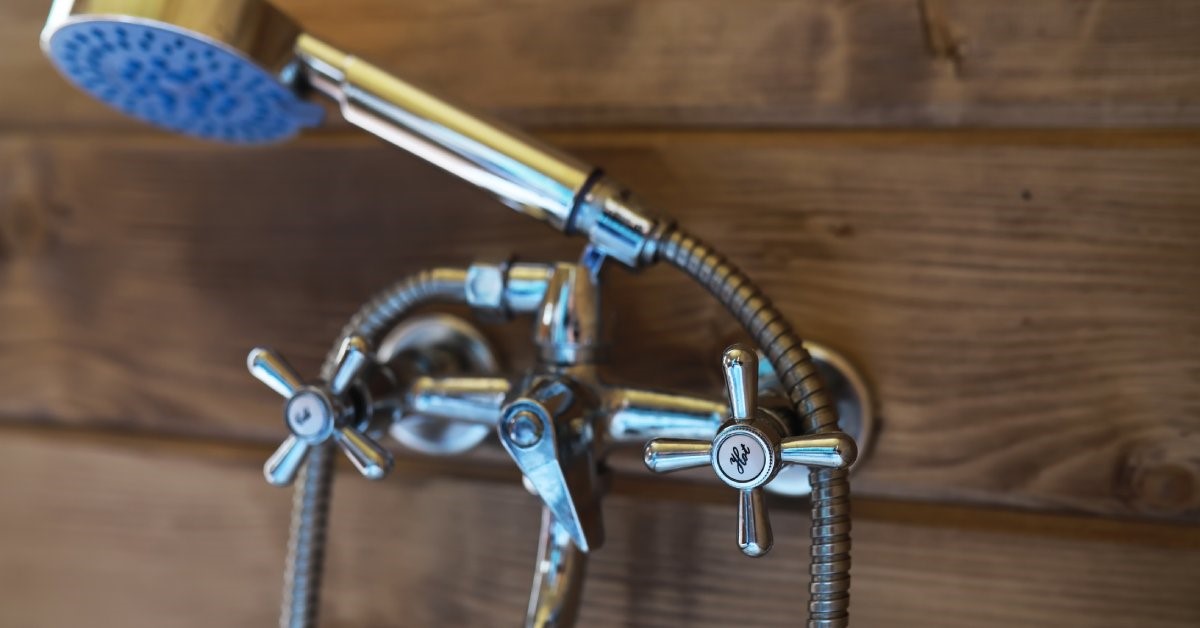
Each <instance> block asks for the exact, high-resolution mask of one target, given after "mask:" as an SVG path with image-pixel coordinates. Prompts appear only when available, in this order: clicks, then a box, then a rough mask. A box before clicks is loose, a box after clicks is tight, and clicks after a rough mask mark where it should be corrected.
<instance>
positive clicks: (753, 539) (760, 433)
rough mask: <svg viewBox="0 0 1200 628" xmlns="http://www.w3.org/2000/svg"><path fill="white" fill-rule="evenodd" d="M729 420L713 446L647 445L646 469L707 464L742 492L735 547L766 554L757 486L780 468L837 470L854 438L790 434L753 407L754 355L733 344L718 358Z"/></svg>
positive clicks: (848, 459) (766, 524)
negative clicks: (793, 465) (723, 377)
mask: <svg viewBox="0 0 1200 628" xmlns="http://www.w3.org/2000/svg"><path fill="white" fill-rule="evenodd" d="M722 366H723V367H724V370H725V386H726V390H727V392H728V393H729V409H730V412H731V415H732V416H731V418H730V420H729V421H726V422H725V423H724V424H723V425H722V426H721V427H720V429H719V430H718V431H717V435H716V437H714V438H713V440H712V442H709V441H705V440H690V439H675V438H659V439H655V440H652V441H650V442H649V443H647V444H646V450H645V462H646V466H647V467H649V469H650V470H651V471H654V472H656V473H668V472H671V471H679V470H682V469H691V468H694V467H702V466H704V465H706V464H711V465H712V468H713V471H715V472H716V474H717V477H718V478H720V480H721V481H722V482H724V483H726V484H728V485H729V486H732V487H733V488H736V489H738V490H739V491H740V492H741V498H740V499H739V500H738V547H740V548H741V549H742V552H743V553H745V554H746V555H747V556H754V557H757V556H763V555H765V554H766V553H767V552H768V551H770V550H771V544H772V543H773V537H772V535H771V521H770V519H769V518H768V516H767V505H766V501H765V499H764V497H763V491H762V487H763V486H764V485H765V484H767V483H768V482H770V481H771V480H772V479H774V478H775V475H776V474H778V473H779V470H780V468H781V467H782V466H783V464H785V463H787V464H800V465H806V466H810V467H827V468H834V469H841V468H845V467H848V466H850V464H851V463H853V462H854V459H855V457H856V456H857V455H858V451H857V448H856V447H855V445H854V440H853V439H851V438H850V437H849V436H846V435H845V434H841V433H834V434H814V435H804V436H790V435H789V434H788V425H787V422H786V421H784V420H782V419H781V418H780V417H778V416H776V415H775V413H774V412H771V411H769V410H766V409H763V408H760V407H758V356H757V354H755V352H754V351H753V350H751V349H748V348H746V347H743V346H739V345H734V346H732V347H730V348H728V349H726V350H725V354H724V356H723V357H722Z"/></svg>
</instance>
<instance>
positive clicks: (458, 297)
mask: <svg viewBox="0 0 1200 628" xmlns="http://www.w3.org/2000/svg"><path fill="white" fill-rule="evenodd" d="M466 281H467V274H466V271H463V270H458V269H443V268H438V269H433V270H427V271H422V272H419V273H417V274H415V275H411V276H409V277H407V278H405V279H402V280H400V281H399V282H396V283H395V284H393V285H392V286H391V287H390V288H388V289H386V290H384V291H383V292H380V293H379V294H377V295H376V296H375V297H374V298H372V299H371V300H370V301H368V302H367V303H366V305H363V306H362V307H361V308H359V310H358V312H357V313H355V315H354V316H353V317H351V319H350V322H349V323H347V324H346V326H345V327H343V328H342V333H341V335H340V337H339V338H338V341H337V342H336V343H334V348H333V350H332V351H331V352H330V353H329V355H328V356H326V358H325V363H324V365H322V366H321V377H322V378H323V379H325V380H329V378H331V377H333V371H334V369H335V368H336V367H337V357H338V356H337V352H338V347H340V346H341V343H342V339H344V338H346V337H347V336H350V335H352V334H358V335H361V336H363V337H364V338H366V339H367V340H368V341H370V343H371V345H372V346H376V345H378V344H379V341H380V340H382V339H383V338H382V337H383V335H384V334H386V333H387V332H388V331H389V330H391V328H392V327H394V326H395V325H396V324H397V323H399V322H400V320H401V319H403V318H404V317H406V316H408V315H409V314H410V313H411V312H412V310H413V309H415V308H417V307H418V306H421V305H426V304H430V303H462V302H464V301H465V300H466ZM333 453H334V452H333V448H332V447H331V446H329V445H328V444H325V445H322V446H320V447H314V448H313V449H312V451H310V452H309V454H308V462H306V463H305V469H304V474H303V476H302V479H301V481H300V484H298V485H297V486H296V489H295V494H294V497H293V500H292V526H291V538H290V539H289V540H288V557H287V566H286V568H285V570H284V577H283V604H282V608H281V609H280V615H279V625H280V627H281V628H312V627H313V626H315V625H316V622H317V609H318V607H319V603H320V592H321V574H322V573H323V568H324V559H325V530H326V526H327V524H328V520H329V501H330V498H331V496H332V490H331V489H332V487H333V461H334V455H333Z"/></svg>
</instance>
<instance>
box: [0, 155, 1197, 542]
mask: <svg viewBox="0 0 1200 628" xmlns="http://www.w3.org/2000/svg"><path fill="white" fill-rule="evenodd" d="M969 137H970V136H968V138H967V139H966V140H964V139H963V138H962V137H960V136H943V135H937V134H934V135H916V136H904V137H902V138H900V139H899V140H896V139H894V138H890V137H889V136H887V135H882V136H879V135H870V134H847V135H845V136H842V135H829V134H821V133H814V134H806V133H796V134H782V135H768V134H764V135H761V136H750V137H747V136H742V135H736V134H735V135H725V134H719V133H718V134H712V135H709V134H702V133H701V134H620V135H604V134H560V135H558V136H554V137H552V138H551V139H553V140H555V141H556V142H557V143H559V144H561V145H564V146H565V147H567V148H568V149H572V150H576V151H578V152H580V153H582V154H583V155H584V156H586V157H587V158H589V159H592V160H594V161H596V162H598V163H603V164H605V165H606V166H607V167H608V168H609V170H610V171H611V172H612V173H613V174H614V175H616V176H617V178H619V179H621V180H624V181H626V182H628V183H629V184H631V185H632V186H633V188H634V189H636V190H642V191H643V195H644V196H645V197H646V198H647V199H648V201H650V202H651V203H652V204H653V205H655V206H659V207H664V208H670V209H671V211H672V212H673V214H674V216H675V217H676V218H677V219H679V221H680V222H681V223H682V224H684V225H686V226H687V227H688V228H689V229H691V230H692V231H694V232H696V233H698V234H700V235H702V236H704V237H707V238H709V239H710V240H711V241H713V242H714V243H715V244H716V245H717V246H718V247H719V249H720V250H722V251H723V252H725V253H726V254H727V255H729V256H731V257H732V259H734V260H736V261H737V262H738V263H739V264H742V265H743V266H744V267H745V268H746V270H747V271H748V272H749V273H750V275H751V276H752V277H754V278H756V279H757V280H758V281H760V282H761V283H762V285H763V287H764V288H765V290H766V292H767V293H768V294H769V295H771V297H772V298H773V299H774V300H775V301H776V303H777V304H778V305H779V307H780V308H781V309H782V310H783V312H784V313H785V314H786V315H787V316H789V317H790V319H791V320H792V321H794V323H795V324H796V325H797V326H798V328H799V330H800V331H801V333H802V334H803V335H805V336H808V337H811V338H813V339H816V340H819V341H821V342H824V343H825V344H827V345H829V346H832V347H834V348H836V349H838V350H840V351H842V352H844V353H845V354H846V355H848V356H849V357H850V358H851V359H852V360H853V361H854V362H856V363H857V364H859V365H860V366H861V367H862V368H863V370H864V371H865V373H866V375H867V377H868V379H869V380H870V381H871V383H872V384H873V386H874V387H875V389H876V391H877V393H878V397H879V400H880V407H879V413H880V415H881V416H882V423H881V429H880V430H879V432H878V433H879V440H878V443H877V446H876V447H875V449H874V450H873V451H871V452H870V453H869V455H870V459H869V461H868V463H867V464H865V465H864V467H863V472H862V474H861V475H860V476H859V477H858V479H857V482H856V490H857V491H860V492H862V493H863V494H867V495H876V496H889V497H898V498H920V499H934V500H951V501H967V502H975V503H991V504H1008V505H1019V506H1026V507H1036V508H1043V509H1062V510H1074V511H1087V512H1096V513H1108V514H1121V515H1138V516H1164V517H1175V518H1182V519H1187V520H1193V521H1194V520H1196V519H1197V518H1198V517H1200V461H1198V460H1197V459H1196V456H1195V452H1196V451H1198V450H1200V448H1198V446H1197V443H1198V442H1200V441H1198V439H1200V388H1198V387H1197V386H1196V381H1197V377H1198V375H1200V315H1198V314H1197V313H1198V312H1200V292H1198V291H1197V289H1196V287H1197V286H1198V285H1200V213H1197V212H1196V208H1197V207H1198V206H1200V182H1198V181H1197V179H1196V177H1195V172H1196V166H1197V165H1200V146H1197V145H1196V143H1195V142H1192V143H1190V144H1189V143H1188V142H1186V141H1185V142H1182V143H1180V142H1178V141H1175V140H1171V141H1167V142H1164V143H1163V145H1161V146H1160V145H1157V144H1155V143H1153V142H1149V143H1146V144H1143V145H1135V146H1132V147H1123V146H1121V145H1105V144H1102V143H1101V144H1086V143H1085V144H1083V145H1078V146H1077V145H1073V144H1071V143H1070V142H1059V143H1050V144H1046V145H1039V144H1036V143H1026V142H1025V141H1024V140H1021V139H1020V136H1017V138H1018V139H1016V140H1014V141H1012V142H1008V141H1002V140H998V139H997V138H996V137H994V136H984V138H983V139H982V140H981V141H979V142H972V141H970V139H969ZM0 173H3V174H0V177H2V179H0V217H2V218H3V220H0V233H2V234H4V235H3V238H0V242H4V243H5V245H4V246H5V249H4V250H5V255H6V259H5V260H4V262H3V265H2V266H0V271H2V274H0V319H2V320H4V321H5V324H4V326H3V328H2V329H0V370H3V372H5V373H6V376H5V378H3V379H2V380H0V415H2V416H4V417H6V418H8V419H10V420H19V421H23V420H28V419H29V418H31V417H35V418H37V419H38V420H39V421H44V422H48V423H55V424H73V425H87V426H93V427H96V426H108V427H114V428H120V429H131V428H138V429H141V428H146V429H152V430H155V431H159V432H164V433H174V434H187V435H194V436H213V437H219V438H236V439H249V440H253V441H257V442H267V441H274V440H277V439H278V438H279V437H280V436H281V432H282V431H281V428H280V426H279V419H278V407H277V405H276V404H277V400H276V399H275V398H274V396H273V395H271V394H269V393H267V392H265V390H263V389H261V387H260V386H259V385H258V384H257V383H255V382H254V381H253V380H251V378H249V377H248V376H247V375H246V374H245V372H244V367H243V360H244V355H245V352H246V350H247V349H248V348H249V347H251V346H253V345H256V344H262V343H266V344H272V345H275V346H277V347H279V348H280V349H282V350H283V351H284V352H285V353H287V354H289V355H290V356H291V357H292V359H293V360H294V361H295V362H296V363H297V364H298V366H300V367H301V368H302V369H303V370H305V371H308V372H315V370H316V368H317V365H318V363H319V360H320V358H321V356H322V355H323V354H324V352H325V351H327V350H328V348H329V346H328V345H329V344H330V343H331V341H332V340H333V338H334V336H335V334H336V333H337V331H338V330H339V329H340V327H341V325H342V324H343V322H344V320H345V319H346V318H347V317H348V316H349V315H350V314H351V313H352V312H353V311H354V310H355V309H356V308H357V307H358V304H359V303H360V302H362V301H363V300H364V299H365V298H366V297H367V296H368V295H370V294H371V293H373V292H374V291H376V290H378V289H380V288H381V287H383V286H385V285H388V284H390V283H391V282H392V281H394V280H395V279H397V278H398V277H400V276H402V275H404V274H406V273H409V272H413V271H415V270H417V269H419V268H423V267H427V266H431V265H446V264H454V265H458V264H466V263H468V262H469V261H471V260H473V259H480V258H492V259H496V258H503V257H505V256H507V255H508V254H510V253H513V252H516V253H518V254H520V255H521V256H522V257H523V258H524V259H533V260H549V259H564V258H565V259H570V258H572V257H574V256H575V255H577V254H578V250H579V244H580V243H579V242H578V241H574V240H569V239H566V238H562V237H560V236H557V235H555V234H554V233H553V232H551V231H549V230H547V229H546V228H545V227H543V226H541V225H537V224H535V223H533V222H532V221H529V220H526V219H525V218H523V217H521V216H518V215H516V214H514V213H512V212H509V211H507V210H504V209H501V208H499V206H498V205H496V204H495V203H494V202H493V201H491V200H490V199H488V198H486V197H485V196H484V195H483V194H482V193H479V192H476V191H474V190H470V189H465V188H464V187H463V186H462V185H461V184H459V183H458V182H456V181H452V180H450V179H449V178H448V177H446V176H444V175H440V174H435V173H433V172H432V171H431V170H430V168H429V167H427V166H425V165H423V164H421V163H418V162H416V161H414V160H412V159H411V158H408V157H406V156H402V155H399V154H396V153H395V152H394V151H392V150H390V149H388V148H387V147H384V146H381V145H378V144H376V143H374V142H372V141H369V140H366V139H363V138H360V137H358V136H356V135H355V136H348V137H329V138H325V139H322V140H312V141H304V142H301V143H299V144H296V145H292V146H290V147H286V148H274V149H265V150H255V151H247V150H233V149H223V148H214V147H210V146H203V145H198V144H192V143H185V142H181V141H179V142H177V141H167V140H157V139H136V138H135V139H126V140H121V141H116V140H114V139H112V138H109V137H101V138H95V139H76V140H61V141H48V140H41V139H33V138H30V139H24V140H17V139H11V140H8V141H5V142H3V143H0ZM463 225H470V228H463ZM610 277H611V279H612V281H611V287H610V288H609V291H608V294H607V298H608V303H609V304H610V309H609V311H610V313H611V315H612V316H613V317H614V330H615V332H616V335H615V337H614V349H613V350H614V364H620V365H621V368H620V369H611V371H612V372H610V373H609V379H610V380H611V381H614V382H624V383H635V384H638V385H643V386H662V387H668V388H674V389H678V390H684V391H692V392H697V393H704V394H719V393H718V392H717V391H718V390H719V381H720V380H719V374H718V371H717V369H716V368H715V366H714V364H715V363H714V360H715V357H714V356H717V355H718V352H719V351H720V349H721V348H722V347H724V346H725V345H726V344H727V343H728V342H729V341H731V340H734V339H736V338H738V337H739V334H738V330H737V328H736V326H735V324H734V323H733V322H732V321H731V320H730V319H729V317H728V316H727V315H726V314H725V313H724V312H723V311H722V310H721V309H720V308H719V306H717V305H716V304H715V303H714V302H713V301H711V300H710V299H709V298H708V297H707V296H706V295H705V294H703V293H702V292H701V291H700V290H699V289H698V288H696V287H695V286H693V285H691V284H690V283H688V281H687V280H686V279H684V278H683V277H681V276H679V275H677V274H676V273H674V272H672V271H671V270H669V269H666V268H655V269H651V270H650V271H648V272H645V273H642V274H641V275H637V276H633V275H630V274H628V273H624V272H622V271H620V270H614V271H613V272H612V273H611V274H610ZM527 325H528V322H527V321H517V322H514V323H512V324H509V325H508V326H506V327H503V328H500V329H497V330H495V331H494V337H495V338H496V339H497V341H498V342H499V344H500V346H501V347H502V348H503V350H504V353H505V354H506V355H507V356H508V357H509V358H510V359H511V360H513V361H514V362H515V363H518V364H520V363H522V361H523V360H525V361H527V356H528V353H529V351H528V348H527V345H528V344H529V343H528V340H527V335H526V334H527V332H526V330H527V329H528V328H527ZM646 355H650V356H655V359H653V360H648V359H645V358H644V357H643V356H646ZM631 466H636V465H631Z"/></svg>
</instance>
